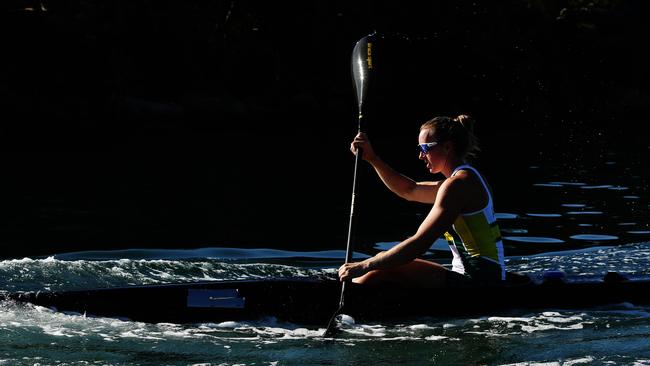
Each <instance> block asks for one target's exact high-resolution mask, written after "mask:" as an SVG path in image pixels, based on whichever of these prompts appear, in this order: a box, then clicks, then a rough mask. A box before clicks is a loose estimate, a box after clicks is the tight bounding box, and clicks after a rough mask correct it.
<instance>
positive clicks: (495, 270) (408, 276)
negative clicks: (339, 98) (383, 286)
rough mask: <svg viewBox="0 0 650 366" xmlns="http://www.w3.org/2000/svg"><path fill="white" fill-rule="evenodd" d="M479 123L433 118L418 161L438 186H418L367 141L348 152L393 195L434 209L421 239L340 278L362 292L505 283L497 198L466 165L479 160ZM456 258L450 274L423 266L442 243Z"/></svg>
mask: <svg viewBox="0 0 650 366" xmlns="http://www.w3.org/2000/svg"><path fill="white" fill-rule="evenodd" d="M473 130H474V120H473V119H472V118H471V117H469V116H467V115H460V116H458V117H456V118H451V117H435V118H433V119H431V120H429V121H427V122H425V123H424V124H423V125H422V126H421V127H420V133H419V136H418V153H419V159H420V160H422V161H424V162H425V163H426V167H427V169H428V170H429V172H430V173H432V174H436V173H442V175H443V176H444V177H445V179H443V180H439V181H426V182H416V181H414V180H412V179H410V178H408V177H406V176H405V175H402V174H400V173H399V172H397V171H395V170H394V169H393V168H391V167H390V166H389V165H388V164H386V162H384V161H383V160H381V159H380V158H379V156H378V155H377V154H376V153H375V151H374V150H373V148H372V145H371V144H370V140H369V139H368V136H366V135H365V134H364V133H360V134H358V135H357V136H356V137H355V138H354V141H352V144H351V146H350V150H351V151H352V152H353V153H354V154H356V152H357V151H358V149H361V150H362V151H363V153H362V158H363V160H365V161H367V162H368V163H370V165H372V167H373V168H374V169H375V171H376V172H377V175H379V178H380V179H381V180H382V181H383V183H384V184H385V185H386V187H388V188H389V189H390V190H391V191H392V192H393V193H395V194H397V195H398V196H400V197H402V198H404V199H406V200H409V201H414V202H422V203H428V204H433V207H432V208H431V211H430V212H429V214H428V215H427V217H426V218H425V219H424V221H423V222H422V223H421V224H420V227H419V228H418V230H417V232H416V233H415V234H414V235H413V236H411V237H409V238H408V239H406V240H404V241H402V242H400V243H399V244H397V245H395V246H394V247H393V248H391V249H390V250H387V251H384V252H380V253H378V254H377V255H375V256H373V257H371V258H368V259H366V260H364V261H362V262H352V263H347V264H344V265H342V266H341V267H340V268H339V271H338V273H339V278H340V280H341V281H344V280H346V279H349V278H353V281H354V282H357V283H364V284H378V283H394V284H400V285H404V286H408V287H444V286H445V285H447V284H448V283H450V281H467V280H468V281H479V282H498V281H503V280H505V275H506V272H505V265H504V259H503V244H502V242H501V235H500V233H499V227H498V225H497V223H496V218H495V215H494V208H493V202H492V194H491V192H490V188H489V186H488V184H487V182H486V180H485V178H484V177H483V176H481V174H480V173H479V172H478V171H477V170H476V169H475V168H473V167H472V166H470V165H469V164H467V162H466V159H467V158H468V157H471V156H473V155H475V153H476V152H478V145H477V141H476V137H475V135H474V132H473ZM443 235H444V237H445V238H446V239H447V241H448V242H449V247H450V249H451V251H452V253H453V260H452V269H451V270H449V269H446V268H445V267H443V266H442V265H440V264H438V263H435V262H432V261H426V260H423V259H419V258H418V257H420V256H421V255H422V254H423V253H424V252H426V251H427V250H428V249H429V248H430V247H431V244H432V243H433V242H434V241H435V240H436V239H438V238H440V237H441V236H443Z"/></svg>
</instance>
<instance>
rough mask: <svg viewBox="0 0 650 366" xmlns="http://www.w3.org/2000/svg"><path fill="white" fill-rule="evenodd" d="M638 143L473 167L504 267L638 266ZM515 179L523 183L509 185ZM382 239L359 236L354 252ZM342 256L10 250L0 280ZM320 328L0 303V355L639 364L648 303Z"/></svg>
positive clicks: (128, 279)
mask: <svg viewBox="0 0 650 366" xmlns="http://www.w3.org/2000/svg"><path fill="white" fill-rule="evenodd" d="M531 150H535V149H531ZM647 152H648V151H647V150H645V147H643V148H642V149H632V150H631V151H628V152H623V151H620V152H617V153H616V154H614V153H611V152H606V153H603V152H602V151H596V152H595V153H594V151H593V150H592V151H590V152H586V153H584V154H583V155H581V156H579V157H578V158H576V154H577V153H575V152H574V153H573V155H572V156H571V157H569V158H563V156H562V154H553V155H552V156H553V157H554V158H553V159H549V158H547V157H546V156H537V157H536V158H530V157H526V158H525V159H523V161H525V164H523V165H522V164H519V165H517V166H515V165H510V166H508V165H506V166H504V167H503V168H501V170H499V168H497V167H495V166H492V167H487V166H484V171H485V172H486V173H487V174H490V173H491V174H492V177H493V178H494V179H491V182H492V183H493V186H494V187H495V196H496V197H498V198H499V199H498V200H497V206H496V207H497V211H498V212H497V216H498V218H499V222H500V227H501V229H502V232H503V237H504V244H505V247H506V255H507V260H506V264H507V266H508V267H509V269H510V270H513V271H520V272H523V273H528V274H530V275H531V276H540V275H541V273H542V272H543V271H545V270H563V271H565V272H567V273H568V274H569V275H572V276H602V275H603V274H605V273H606V272H608V271H617V272H620V273H626V274H635V275H650V226H649V223H650V220H649V218H650V196H649V195H648V182H649V180H650V179H649V178H650V177H649V175H648V174H649V173H648V171H647V169H645V168H644V167H645V159H646V158H647ZM499 179H501V181H499ZM507 180H510V182H509V183H508V181H507ZM513 182H514V183H513ZM516 184H518V185H524V186H525V187H526V188H525V189H524V190H521V189H520V190H519V191H514V190H513V191H510V192H508V189H509V187H512V186H514V185H516ZM522 191H523V192H525V193H526V194H525V195H521V194H519V193H517V192H522ZM410 214H413V212H411V213H410ZM418 215H420V214H419V213H415V214H414V215H413V217H412V219H413V220H418V217H417V216H418ZM394 244H395V242H394V241H379V242H376V243H374V244H373V245H371V246H370V247H367V246H364V247H361V248H358V252H357V253H356V257H357V258H363V257H365V256H367V255H372V254H373V253H374V252H376V251H378V250H384V249H386V248H388V247H390V246H391V245H394ZM305 248H308V246H305ZM312 249H313V248H312ZM344 254H345V253H344V251H343V250H342V248H341V247H340V246H339V245H334V244H332V245H331V246H330V247H327V248H322V247H319V248H316V249H314V250H303V251H297V250H295V249H292V250H286V248H282V250H281V249H277V248H276V247H264V246H261V247H258V248H244V249H242V248H230V247H227V246H222V247H205V248H195V249H168V248H165V249H152V248H150V247H148V248H145V249H134V248H130V249H129V248H127V249H124V250H112V251H84V252H71V253H59V254H53V255H43V256H32V257H27V258H22V257H15V258H7V259H5V260H2V261H0V291H9V292H12V291H26V290H30V291H31V290H41V289H45V290H70V289H84V288H98V287H114V286H124V285H134V284H160V283H174V282H185V281H206V280H216V281H219V280H230V279H251V278H272V277H279V276H304V277H311V276H320V275H323V274H328V275H331V274H333V273H335V271H336V268H337V267H338V266H339V265H340V263H341V262H342V261H343V258H344ZM425 257H426V258H428V259H432V260H436V261H439V262H441V263H444V264H448V263H449V259H450V256H449V251H448V249H447V248H446V244H444V243H441V242H436V243H434V244H433V245H432V247H431V250H430V251H428V252H427V253H426V255H425ZM441 300H443V301H444V299H441ZM325 326H326V324H323V325H322V326H320V327H305V326H304V325H301V324H290V323H284V322H281V321H278V320H277V319H273V318H267V319H260V320H256V321H246V322H234V321H228V322H222V323H205V324H190V325H177V324H145V323H139V322H133V321H129V320H126V319H107V318H94V317H85V316H82V315H78V314H77V315H75V314H61V313H56V312H53V311H52V310H50V309H46V308H42V307H36V306H31V305H24V304H18V303H15V302H12V301H4V302H1V303H0V365H36V364H38V365H94V364H97V365H355V364H359V365H361V364H364V365H365V364H373V365H394V364H402V365H422V364H437V365H457V364H466V365H475V364H486V365H593V364H595V365H612V364H616V365H650V306H646V305H639V304H629V303H625V304H612V305H611V306H607V307H601V308H593V309H579V310H570V311H567V310H560V309H540V310H538V311H525V312H522V311H513V312H512V313H511V314H509V315H508V316H487V317H479V318H436V317H427V318H413V319H406V320H400V321H382V322H377V323H367V324H366V323H354V322H353V320H348V322H347V323H346V324H345V326H344V331H343V333H342V334H341V336H340V337H338V338H336V339H325V338H323V337H322V335H323V332H324V328H325Z"/></svg>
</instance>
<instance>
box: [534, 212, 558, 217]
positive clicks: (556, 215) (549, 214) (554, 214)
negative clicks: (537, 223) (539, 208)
mask: <svg viewBox="0 0 650 366" xmlns="http://www.w3.org/2000/svg"><path fill="white" fill-rule="evenodd" d="M526 216H530V217H562V215H561V214H556V213H527V214H526Z"/></svg>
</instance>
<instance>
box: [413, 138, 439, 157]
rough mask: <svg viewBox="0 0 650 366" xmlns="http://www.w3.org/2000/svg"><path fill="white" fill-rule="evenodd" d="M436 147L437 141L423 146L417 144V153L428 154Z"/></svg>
mask: <svg viewBox="0 0 650 366" xmlns="http://www.w3.org/2000/svg"><path fill="white" fill-rule="evenodd" d="M436 145H438V142H437V141H434V142H426V143H424V144H418V152H421V153H423V154H426V153H428V152H429V151H431V149H433V147H434V146H436Z"/></svg>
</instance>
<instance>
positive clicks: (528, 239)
mask: <svg viewBox="0 0 650 366" xmlns="http://www.w3.org/2000/svg"><path fill="white" fill-rule="evenodd" d="M503 239H506V240H510V241H516V242H522V243H544V244H560V243H564V240H562V239H556V238H547V237H541V236H504V237H503Z"/></svg>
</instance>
